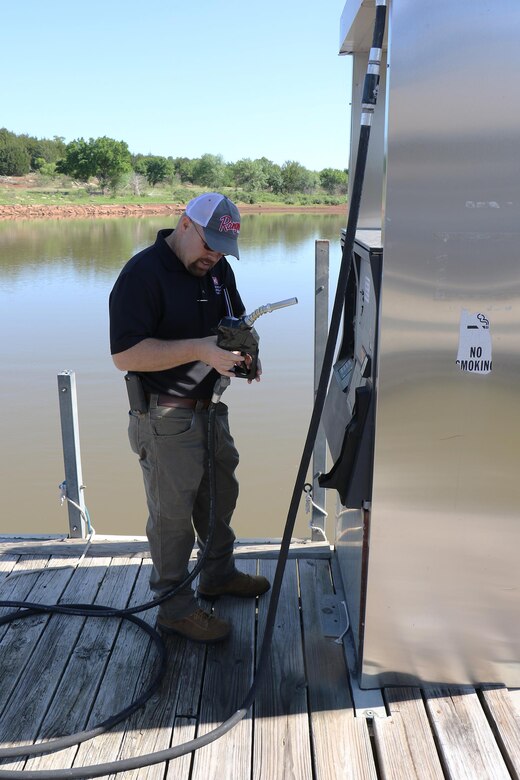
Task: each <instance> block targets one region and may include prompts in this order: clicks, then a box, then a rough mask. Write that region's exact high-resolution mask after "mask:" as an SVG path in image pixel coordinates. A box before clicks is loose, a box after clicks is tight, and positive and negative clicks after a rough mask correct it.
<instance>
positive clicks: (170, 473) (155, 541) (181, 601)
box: [128, 395, 238, 620]
mask: <svg viewBox="0 0 520 780" xmlns="http://www.w3.org/2000/svg"><path fill="white" fill-rule="evenodd" d="M208 415H209V412H208V410H201V411H195V410H192V409H185V408H170V407H164V406H157V396H153V395H152V397H151V401H150V409H149V411H148V413H146V414H139V415H137V414H133V413H131V414H130V422H129V428H128V436H129V439H130V446H131V447H132V450H133V451H134V452H135V453H136V454H137V455H138V456H139V462H140V465H141V469H142V472H143V478H144V486H145V491H146V501H147V505H148V512H149V518H148V523H147V526H146V534H147V536H148V541H149V544H150V553H151V556H152V562H153V568H152V574H151V577H150V587H151V589H152V590H153V591H154V592H155V593H156V595H161V594H162V593H164V592H165V591H166V590H168V589H170V588H171V587H173V586H174V585H176V584H178V583H180V582H182V580H183V579H184V578H185V577H186V576H187V574H188V561H189V558H190V554H191V551H192V549H193V545H194V542H195V532H196V534H197V542H198V546H199V553H198V554H199V556H200V555H201V554H202V552H203V551H204V542H205V540H206V538H207V535H208V526H209V480H208V471H207V429H208ZM215 440H216V441H215V475H216V483H217V499H216V527H215V532H214V536H213V543H212V545H211V550H210V552H209V554H208V557H207V558H206V561H205V563H204V567H203V569H202V571H201V573H200V584H201V587H203V586H204V585H206V587H209V586H210V585H215V584H217V583H220V582H223V581H225V580H226V579H229V577H230V576H232V575H233V572H234V571H235V565H234V561H233V543H234V541H235V534H234V533H233V530H232V529H231V527H230V522H231V516H232V514H233V510H234V508H235V505H236V501H237V498H238V482H237V479H236V477H235V469H236V467H237V465H238V452H237V450H236V448H235V445H234V442H233V438H232V436H231V434H230V431H229V422H228V409H227V406H226V405H225V404H223V403H219V404H218V406H217V410H216V415H215ZM194 529H195V531H194ZM197 607H198V603H197V601H196V599H195V596H194V593H193V589H192V588H191V587H190V586H188V587H186V588H184V589H183V590H182V591H181V592H180V593H179V594H178V595H176V596H174V597H173V598H172V599H169V600H167V601H165V602H163V604H162V605H161V607H160V608H159V617H161V616H162V617H163V618H168V619H170V620H177V619H180V618H182V617H186V615H189V614H191V613H192V612H193V611H194V610H195V609H196V608H197Z"/></svg>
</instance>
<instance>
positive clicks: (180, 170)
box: [173, 157, 195, 183]
mask: <svg viewBox="0 0 520 780" xmlns="http://www.w3.org/2000/svg"><path fill="white" fill-rule="evenodd" d="M194 167H195V161H194V160H190V159H188V157H175V159H174V160H173V171H174V173H175V175H176V176H178V177H179V179H180V180H181V181H182V182H183V183H185V182H187V181H190V182H193V168H194Z"/></svg>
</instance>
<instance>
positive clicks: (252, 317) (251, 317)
mask: <svg viewBox="0 0 520 780" xmlns="http://www.w3.org/2000/svg"><path fill="white" fill-rule="evenodd" d="M295 303H298V298H286V299H285V301H278V302H277V303H266V304H265V305H264V306H259V308H258V309H255V310H254V311H253V312H251V314H245V315H244V322H245V324H246V325H248V326H249V327H251V326H252V325H253V323H254V322H256V320H257V319H258V318H259V317H261V316H262V314H268V313H269V312H271V311H275V310H276V309H283V308H284V306H294V304H295Z"/></svg>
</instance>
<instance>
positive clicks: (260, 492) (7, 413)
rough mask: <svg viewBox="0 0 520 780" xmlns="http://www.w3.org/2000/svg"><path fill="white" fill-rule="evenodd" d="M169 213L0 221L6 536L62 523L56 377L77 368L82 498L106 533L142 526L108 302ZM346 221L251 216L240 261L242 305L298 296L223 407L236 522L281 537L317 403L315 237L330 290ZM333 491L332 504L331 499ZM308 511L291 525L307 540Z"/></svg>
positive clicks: (241, 529) (1, 512)
mask: <svg viewBox="0 0 520 780" xmlns="http://www.w3.org/2000/svg"><path fill="white" fill-rule="evenodd" d="M167 219H168V218H165V217H149V218H146V219H133V218H127V219H117V220H116V219H109V220H78V221H63V222H60V221H54V220H50V221H26V222H0V325H1V332H2V334H3V338H2V345H3V348H2V366H1V375H2V382H1V383H0V400H1V402H2V403H1V408H2V429H3V436H2V439H3V447H2V452H1V456H0V458H1V460H0V467H1V472H0V518H1V522H2V525H1V530H2V531H3V532H4V533H61V532H65V531H66V530H67V528H68V520H67V511H66V508H65V507H60V503H59V490H58V484H59V483H60V482H61V481H62V479H63V458H62V450H61V432H60V421H59V408H58V398H57V380H56V375H57V374H58V373H59V372H61V371H64V370H73V371H75V373H76V383H77V388H78V407H79V425H80V434H81V453H82V462H83V478H84V482H85V485H86V490H85V500H86V503H87V506H88V508H89V512H90V515H91V518H92V522H93V525H94V526H95V528H96V530H97V531H98V532H99V533H102V534H125V533H126V534H139V535H141V534H144V525H145V517H146V508H145V502H144V495H143V488H142V484H141V477H140V470H139V466H138V463H137V461H136V460H135V457H134V456H133V455H132V453H131V452H130V449H129V446H128V442H127V437H126V408H127V404H126V394H125V388H124V383H123V379H122V374H121V373H120V372H118V371H117V369H116V368H115V367H114V366H113V364H112V361H111V359H110V356H109V346H108V313H107V298H108V294H109V292H110V289H111V287H112V285H113V283H114V280H115V278H116V277H117V274H118V273H119V270H120V268H121V267H122V265H123V264H124V263H125V262H126V260H127V259H128V258H129V257H130V256H131V255H132V254H134V253H135V252H136V251H138V250H139V249H141V248H143V247H145V246H147V245H148V244H150V243H152V242H153V241H154V239H155V234H156V232H157V230H158V229H160V228H162V227H166V226H167V225H168V222H167V221H166V220H167ZM344 222H345V218H344V217H343V216H337V215H324V214H319V215H316V214H312V215H311V214H291V215H287V214H274V215H271V214H270V215H267V214H261V215H245V216H244V217H243V220H242V230H241V235H240V245H241V260H240V261H239V262H238V261H235V260H232V263H233V264H234V268H235V272H236V275H237V279H238V284H239V289H240V291H241V294H242V298H243V300H244V302H245V304H246V308H247V309H248V311H252V310H253V309H255V308H257V307H258V306H260V305H262V304H265V303H272V302H274V301H277V300H282V299H285V298H291V297H293V296H296V297H297V298H298V301H299V304H298V306H293V307H290V308H287V309H282V310H280V311H277V312H273V313H272V314H268V315H265V316H264V317H262V318H261V319H259V320H258V322H257V323H256V325H255V328H256V330H257V331H258V333H259V335H260V355H261V358H262V364H263V370H264V373H263V377H262V381H261V383H259V384H257V383H253V384H252V385H247V383H245V382H242V381H241V380H234V381H233V382H232V384H231V387H230V388H229V389H228V390H227V391H226V394H225V396H224V399H223V400H224V401H225V402H226V403H227V404H228V406H229V407H230V419H231V426H232V431H233V434H234V437H235V441H236V443H237V446H238V449H239V451H240V454H241V463H240V466H239V472H238V476H239V480H240V487H241V493H240V498H239V504H238V507H237V511H236V513H235V518H234V522H233V526H234V528H235V531H236V533H237V534H238V535H239V536H241V537H279V536H281V534H282V531H283V526H284V523H285V520H286V516H287V508H288V505H289V501H290V497H291V493H292V487H293V483H294V479H295V476H296V472H297V468H298V464H299V460H300V455H301V450H302V447H303V443H304V440H305V436H306V433H307V426H308V421H309V417H310V410H311V406H312V395H313V394H312V376H313V368H312V363H313V321H314V241H315V239H329V240H330V242H331V251H330V256H331V287H333V286H334V278H335V272H336V271H337V266H338V262H339V255H340V248H339V241H338V236H339V233H340V230H341V228H342V227H343V226H344ZM333 501H335V498H332V497H331V499H330V502H331V504H332V502H333ZM308 522H309V520H308V517H307V516H306V515H305V513H304V511H303V507H302V508H301V509H300V513H299V517H298V521H297V526H296V529H295V533H296V535H298V536H309V535H310V533H309V530H308Z"/></svg>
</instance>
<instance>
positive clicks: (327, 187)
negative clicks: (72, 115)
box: [0, 128, 348, 195]
mask: <svg viewBox="0 0 520 780" xmlns="http://www.w3.org/2000/svg"><path fill="white" fill-rule="evenodd" d="M31 172H40V173H41V174H42V175H44V176H49V177H56V176H59V175H67V176H70V177H71V178H72V179H75V180H77V181H79V182H89V181H90V180H91V179H96V180H97V182H98V185H99V186H100V187H101V189H102V191H103V192H104V193H105V192H107V191H112V192H116V191H117V189H118V188H119V187H120V186H121V183H122V182H123V180H124V179H125V178H126V179H128V177H129V176H130V177H131V176H134V177H144V178H145V179H146V181H147V182H148V184H149V185H150V186H151V187H155V186H156V185H157V184H160V183H162V182H166V183H167V182H168V181H172V180H173V179H174V178H176V179H177V181H180V182H182V183H183V184H194V185H198V186H202V187H210V188H213V189H221V188H223V187H236V188H240V189H242V190H244V191H245V192H262V191H263V192H272V193H274V194H276V195H283V194H290V193H296V192H304V193H312V192H316V191H317V190H319V189H320V188H321V189H322V190H324V191H325V192H327V193H328V194H330V195H334V194H344V193H346V192H347V188H348V171H347V170H340V169H337V168H324V169H323V170H321V171H311V170H308V169H307V168H305V166H303V165H301V164H300V163H299V162H296V161H294V160H288V161H287V162H285V163H284V164H283V165H278V164H276V163H274V162H272V161H271V160H268V159H267V158H266V157H260V158H258V159H255V160H252V159H249V158H244V159H241V160H238V161H237V162H225V161H224V159H223V158H222V156H221V155H215V154H203V155H202V157H199V158H195V159H190V158H188V157H162V156H159V155H144V154H131V153H130V151H129V149H128V144H127V143H126V142H125V141H116V140H114V139H113V138H108V137H107V136H103V137H101V138H90V139H89V140H88V141H86V140H84V139H83V138H78V139H76V140H74V141H71V142H70V143H68V144H67V143H65V140H64V138H61V137H58V136H54V138H52V139H48V138H41V139H38V138H35V137H33V136H29V135H17V134H16V133H12V132H10V131H9V130H7V129H6V128H1V129H0V176H24V175H26V174H28V173H31Z"/></svg>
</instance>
